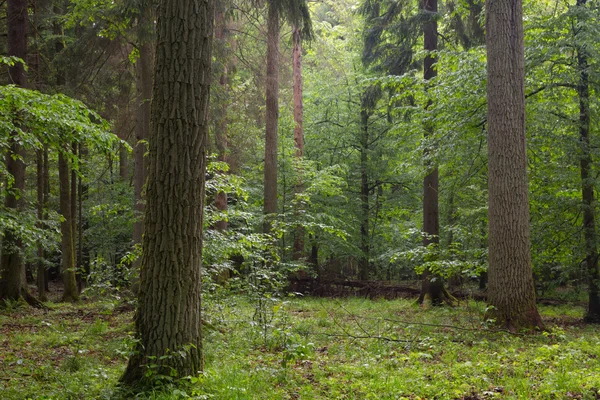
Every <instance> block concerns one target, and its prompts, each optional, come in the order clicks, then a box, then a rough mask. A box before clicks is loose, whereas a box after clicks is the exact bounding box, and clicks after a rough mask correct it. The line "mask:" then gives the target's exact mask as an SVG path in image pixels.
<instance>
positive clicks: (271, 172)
mask: <svg viewBox="0 0 600 400" xmlns="http://www.w3.org/2000/svg"><path fill="white" fill-rule="evenodd" d="M276 2H277V0H271V1H270V2H269V7H268V8H269V9H268V13H267V76H266V82H265V99H266V119H265V170H264V212H265V218H267V219H266V220H265V223H264V225H263V231H264V232H267V233H268V232H270V231H271V224H270V222H269V219H268V218H272V217H270V216H269V215H271V216H272V215H273V214H276V213H277V127H278V121H279V76H278V73H279V29H280V28H279V24H280V13H279V7H278V5H277V4H276Z"/></svg>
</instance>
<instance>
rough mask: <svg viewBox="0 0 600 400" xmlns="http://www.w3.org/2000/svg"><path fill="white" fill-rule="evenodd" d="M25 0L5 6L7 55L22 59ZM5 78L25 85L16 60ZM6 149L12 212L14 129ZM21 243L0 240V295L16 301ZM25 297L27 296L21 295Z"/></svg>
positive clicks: (16, 171) (19, 172)
mask: <svg viewBox="0 0 600 400" xmlns="http://www.w3.org/2000/svg"><path fill="white" fill-rule="evenodd" d="M27 4H28V3H27V1H26V0H9V1H8V3H7V8H6V16H7V28H8V55H9V56H16V57H19V58H21V59H22V60H25V59H26V57H27ZM8 74H9V81H10V82H11V83H13V84H15V85H18V86H21V87H27V75H26V73H25V67H24V65H23V64H22V63H16V64H15V65H13V66H11V67H9V69H8ZM8 143H9V146H10V147H9V149H8V152H7V154H6V161H5V162H6V172H7V173H8V174H9V175H10V176H12V178H13V182H12V184H10V183H9V182H7V188H9V190H8V191H7V194H6V198H5V203H4V204H5V206H6V208H7V209H8V210H11V211H13V212H14V213H15V214H17V213H18V212H19V210H21V209H22V208H23V206H24V204H23V203H24V197H23V194H24V191H25V162H24V157H25V151H24V149H23V148H22V146H21V145H20V144H19V138H18V135H17V133H16V132H11V134H10V136H9V138H8ZM21 248H22V243H21V240H20V239H19V237H18V234H17V232H15V231H13V230H11V229H8V230H6V231H5V232H4V238H3V239H2V257H1V259H0V261H1V263H0V266H1V269H0V298H2V299H10V300H18V299H19V298H20V297H21V296H22V295H23V294H25V293H26V292H27V290H26V287H25V285H24V284H23V279H22V275H23V273H24V268H25V266H24V264H23V257H22V254H21V251H22V249H21ZM25 297H27V296H25Z"/></svg>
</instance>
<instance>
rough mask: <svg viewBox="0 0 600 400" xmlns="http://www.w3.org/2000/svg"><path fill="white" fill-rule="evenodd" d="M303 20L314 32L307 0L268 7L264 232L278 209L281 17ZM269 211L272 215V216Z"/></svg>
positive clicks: (275, 0) (277, 1) (272, 1)
mask: <svg viewBox="0 0 600 400" xmlns="http://www.w3.org/2000/svg"><path fill="white" fill-rule="evenodd" d="M283 16H285V17H287V19H288V20H289V21H290V22H292V24H299V25H300V24H302V25H303V29H302V31H303V32H304V34H305V36H309V35H310V34H311V32H312V28H311V26H310V15H309V12H308V7H307V5H306V2H305V1H304V0H269V1H268V11H267V76H266V82H265V101H266V119H265V169H264V213H265V217H266V218H267V219H266V220H265V223H264V225H263V231H264V232H270V231H271V223H270V221H269V218H272V217H273V214H276V213H277V129H278V126H279V31H280V24H281V18H282V17H283ZM269 215H270V217H269Z"/></svg>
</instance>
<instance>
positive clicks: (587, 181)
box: [574, 0, 600, 322]
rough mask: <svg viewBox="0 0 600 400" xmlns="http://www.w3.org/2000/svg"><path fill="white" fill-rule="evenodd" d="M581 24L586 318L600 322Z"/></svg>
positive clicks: (579, 4) (579, 60) (581, 1)
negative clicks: (586, 281) (586, 282)
mask: <svg viewBox="0 0 600 400" xmlns="http://www.w3.org/2000/svg"><path fill="white" fill-rule="evenodd" d="M586 3H587V0H577V4H576V6H577V7H579V8H581V9H582V10H583V7H585V6H586ZM581 32H582V28H581V27H578V28H576V31H575V32H574V33H575V39H576V42H577V47H576V50H577V72H578V75H579V80H578V82H577V86H576V87H577V95H578V97H579V143H580V146H581V155H580V160H579V164H580V171H581V198H582V201H583V236H584V242H585V251H586V256H585V264H586V268H587V275H588V286H589V288H588V309H587V313H586V316H585V320H586V321H589V322H600V295H599V289H598V285H599V283H598V282H599V281H598V279H599V278H600V273H599V271H598V233H597V232H596V200H595V198H594V177H593V175H592V165H593V162H592V149H591V145H590V127H591V115H590V72H589V61H588V58H589V56H588V52H587V50H586V48H585V44H582V43H581V42H580V41H579V40H577V39H579V38H578V36H579V34H580V33H581Z"/></svg>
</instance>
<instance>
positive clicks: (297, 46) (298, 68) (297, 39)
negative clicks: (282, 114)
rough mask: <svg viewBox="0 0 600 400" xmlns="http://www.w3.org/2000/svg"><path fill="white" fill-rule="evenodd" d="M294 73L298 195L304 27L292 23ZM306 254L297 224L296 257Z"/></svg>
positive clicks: (298, 185)
mask: <svg viewBox="0 0 600 400" xmlns="http://www.w3.org/2000/svg"><path fill="white" fill-rule="evenodd" d="M292 71H293V72H292V75H293V78H294V85H293V92H294V146H295V148H296V153H295V154H294V156H295V158H296V161H297V162H298V167H297V168H296V171H297V174H298V178H297V179H298V180H297V183H296V185H295V187H294V192H295V194H296V195H299V194H301V193H302V192H303V191H304V184H303V182H302V169H301V167H300V163H301V162H302V158H303V157H304V127H303V104H302V29H301V28H300V27H298V26H297V25H296V24H293V25H292ZM299 206H300V204H296V214H299V212H300V210H299V208H298V207H299ZM303 255H304V228H303V227H302V226H301V225H297V226H296V229H295V231H294V259H295V260H299V259H300V258H302V257H303Z"/></svg>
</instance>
